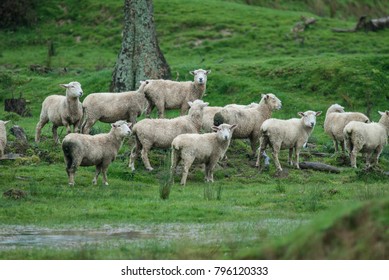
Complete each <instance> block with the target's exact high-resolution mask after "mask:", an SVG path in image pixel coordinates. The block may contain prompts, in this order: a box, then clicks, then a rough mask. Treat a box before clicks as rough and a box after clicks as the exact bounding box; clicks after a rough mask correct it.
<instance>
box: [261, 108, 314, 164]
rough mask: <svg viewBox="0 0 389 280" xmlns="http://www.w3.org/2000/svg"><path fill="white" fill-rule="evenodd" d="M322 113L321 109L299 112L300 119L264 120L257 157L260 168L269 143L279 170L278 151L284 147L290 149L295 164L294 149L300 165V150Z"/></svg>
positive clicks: (297, 162) (289, 159) (290, 155)
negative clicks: (262, 156)
mask: <svg viewBox="0 0 389 280" xmlns="http://www.w3.org/2000/svg"><path fill="white" fill-rule="evenodd" d="M320 114H321V111H319V112H314V111H306V112H304V113H303V112H299V113H298V115H299V116H301V118H300V119H298V118H293V119H289V120H279V119H268V120H266V121H264V122H263V124H262V126H261V130H260V135H261V137H260V145H259V148H258V150H259V153H258V157H257V162H256V163H255V165H256V166H258V169H259V170H261V169H262V164H261V155H262V153H263V152H264V151H265V150H266V147H267V145H270V146H271V147H272V150H273V151H272V154H273V160H274V163H275V165H276V168H277V171H282V168H281V164H280V162H279V160H278V153H279V151H280V150H281V149H282V150H283V149H289V157H288V162H289V164H290V165H293V161H292V153H293V149H294V153H295V160H296V167H297V168H298V169H300V166H299V156H300V150H301V148H302V147H303V145H304V144H305V143H306V142H307V141H308V138H309V136H310V135H311V133H312V131H313V128H314V127H315V124H316V117H317V116H319V115H320Z"/></svg>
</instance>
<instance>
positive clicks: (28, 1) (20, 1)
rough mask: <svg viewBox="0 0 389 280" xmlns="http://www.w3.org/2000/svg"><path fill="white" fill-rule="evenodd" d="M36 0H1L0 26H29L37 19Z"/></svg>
mask: <svg viewBox="0 0 389 280" xmlns="http://www.w3.org/2000/svg"><path fill="white" fill-rule="evenodd" d="M35 7H36V0H2V1H1V3H0V28H15V27H17V26H31V25H32V24H34V23H35V22H36V20H37V15H36V11H35Z"/></svg>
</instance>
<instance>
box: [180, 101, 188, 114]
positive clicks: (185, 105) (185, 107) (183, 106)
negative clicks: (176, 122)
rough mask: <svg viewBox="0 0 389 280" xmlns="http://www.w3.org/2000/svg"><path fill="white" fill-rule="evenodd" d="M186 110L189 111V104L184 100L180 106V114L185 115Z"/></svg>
mask: <svg viewBox="0 0 389 280" xmlns="http://www.w3.org/2000/svg"><path fill="white" fill-rule="evenodd" d="M188 111H189V104H188V102H184V104H183V105H182V106H181V111H180V115H181V116H183V115H186V114H187V113H188Z"/></svg>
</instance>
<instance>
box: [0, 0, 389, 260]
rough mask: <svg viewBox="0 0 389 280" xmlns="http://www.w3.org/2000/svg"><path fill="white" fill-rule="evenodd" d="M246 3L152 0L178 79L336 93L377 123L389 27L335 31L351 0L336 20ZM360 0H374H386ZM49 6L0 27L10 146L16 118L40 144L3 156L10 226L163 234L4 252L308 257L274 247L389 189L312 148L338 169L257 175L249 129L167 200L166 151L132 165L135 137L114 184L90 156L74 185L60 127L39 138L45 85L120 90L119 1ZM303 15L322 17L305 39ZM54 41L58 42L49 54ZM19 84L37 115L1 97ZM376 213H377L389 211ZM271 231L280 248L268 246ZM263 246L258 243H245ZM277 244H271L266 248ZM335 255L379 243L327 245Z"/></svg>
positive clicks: (3, 211)
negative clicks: (163, 194)
mask: <svg viewBox="0 0 389 280" xmlns="http://www.w3.org/2000/svg"><path fill="white" fill-rule="evenodd" d="M243 2H247V1H221V0H210V1H204V0H197V1H185V2H184V1H178V0H172V1H167V0H156V1H154V12H155V22H156V26H157V34H158V40H159V43H160V47H161V49H162V51H163V53H164V55H165V57H166V59H167V61H168V62H169V64H170V67H171V69H172V77H173V79H175V78H176V76H177V74H178V75H179V80H190V79H192V76H191V75H190V74H189V71H191V70H193V69H197V68H205V69H212V73H211V74H210V75H209V78H208V84H207V96H206V97H205V100H206V101H207V102H210V104H211V105H225V104H227V103H240V104H248V103H251V102H254V101H258V100H259V98H260V95H261V94H262V93H267V92H272V93H275V94H276V95H277V96H278V97H279V98H280V99H281V100H282V103H283V109H282V110H280V111H278V112H276V113H275V114H274V116H275V117H279V118H291V117H296V116H297V112H299V111H306V110H309V109H312V110H321V111H324V112H325V111H326V109H327V108H328V107H329V106H330V105H331V104H333V103H339V104H342V105H344V106H345V107H346V110H350V111H351V110H356V111H361V112H364V113H368V114H369V115H370V118H371V119H372V120H374V121H377V120H378V118H379V115H378V113H377V111H378V110H380V111H383V110H388V109H389V102H388V99H389V72H388V71H389V67H388V59H389V55H388V53H389V47H388V46H389V36H388V32H389V31H388V30H385V31H380V32H376V33H373V32H370V33H363V32H361V33H345V34H340V33H333V32H332V31H331V28H334V27H352V26H354V24H355V17H357V16H356V15H355V14H353V15H351V14H348V13H349V12H345V11H347V9H346V8H344V9H343V8H342V9H340V10H339V13H338V14H337V15H336V16H335V18H330V17H328V16H327V15H326V14H324V15H325V17H319V16H317V15H316V14H320V13H317V12H315V9H314V8H315V7H314V6H309V5H308V4H305V3H306V1H300V2H297V1H276V2H274V3H276V4H277V5H273V4H271V3H270V1H252V2H256V3H260V4H263V5H264V6H266V7H261V6H257V5H254V6H253V5H246V4H245V3H243ZM249 2H251V1H249ZM265 2H266V3H267V4H266V3H265ZM352 2H356V1H341V2H340V3H341V4H342V5H344V7H346V6H347V5H348V4H347V3H352ZM362 2H369V3H370V5H371V6H374V5H373V3H375V2H377V1H361V2H360V3H362ZM378 2H379V1H378ZM269 3H270V4H269ZM316 3H318V1H316ZM346 4H347V5H346ZM379 5H382V7H383V8H382V9H383V10H385V9H386V10H387V8H388V7H387V6H385V3H383V2H382V3H381V2H380V4H379ZM342 7H343V6H342ZM311 12H314V13H316V14H311ZM38 15H39V22H38V24H37V25H36V26H33V27H31V28H19V29H17V30H16V31H10V30H2V31H0V105H1V109H0V119H11V120H12V122H11V125H8V141H9V145H8V147H7V151H8V152H17V149H16V148H15V145H13V144H12V142H13V141H14V140H15V137H14V136H13V135H11V133H10V132H9V128H10V127H11V126H12V125H15V124H17V125H20V126H21V127H23V128H24V130H25V131H26V134H27V136H28V140H29V143H30V147H28V149H27V150H26V152H25V154H26V157H25V158H23V159H19V160H16V161H1V162H0V182H1V183H0V191H1V192H4V191H6V190H8V189H10V188H18V189H22V190H24V191H25V192H27V197H26V198H23V199H20V200H12V199H8V198H6V197H1V198H0V225H1V227H2V228H4V229H12V228H13V227H24V226H28V227H33V228H38V229H53V230H54V229H61V230H63V229H84V230H91V229H94V230H95V229H100V230H101V229H104V228H105V227H106V226H109V227H112V228H117V229H120V228H126V227H135V228H136V229H138V230H139V231H140V232H146V233H149V232H151V233H153V234H154V235H155V237H152V238H143V239H142V238H140V239H137V240H136V241H135V242H134V241H129V240H114V241H112V240H111V241H106V242H102V243H99V244H92V245H91V244H85V245H82V246H78V247H77V246H65V247H61V248H52V247H42V248H36V247H33V248H30V247H27V248H26V247H18V248H4V247H1V246H0V247H1V248H0V250H2V254H0V255H1V258H3V259H53V258H58V259H194V258H201V259H224V258H226V259H232V258H244V257H245V256H252V257H256V258H257V257H258V258H271V257H274V258H304V256H300V255H299V254H300V253H299V252H298V250H297V249H296V250H295V251H293V250H291V251H290V253H288V254H285V255H282V254H280V253H278V251H277V250H279V249H277V248H278V247H277V246H280V248H284V247H282V246H286V245H285V244H284V243H282V242H281V243H280V241H279V240H287V242H288V243H287V244H290V243H294V242H295V240H299V238H301V240H303V238H304V239H307V235H304V236H303V237H299V236H298V234H296V233H294V234H293V232H294V231H295V230H296V229H297V228H301V230H306V231H308V232H309V233H310V234H312V235H313V236H314V235H315V234H316V233H317V231H320V230H321V228H320V227H318V226H317V224H319V225H320V224H321V223H324V222H323V220H326V221H328V222H327V223H328V224H331V225H332V224H336V223H337V220H336V217H340V216H341V214H345V215H346V214H347V213H350V211H349V210H347V209H351V208H352V209H354V208H353V207H354V206H349V205H358V207H359V205H361V206H360V207H363V205H365V204H364V203H367V205H369V203H372V204H374V202H375V201H377V199H380V198H382V197H387V196H388V188H387V182H388V177H387V176H386V175H383V174H382V173H380V172H372V173H367V174H366V173H365V172H364V171H362V170H361V169H359V170H357V171H355V170H352V169H350V168H348V167H347V166H345V165H342V164H341V161H340V159H339V158H338V157H326V158H316V157H312V156H309V155H307V153H305V154H306V159H307V160H315V161H316V160H317V161H322V162H325V163H328V164H333V165H337V166H338V167H339V168H341V173H340V174H326V173H321V172H314V171H300V170H296V169H293V168H289V175H288V177H287V178H277V177H276V176H275V168H274V166H273V163H272V164H271V166H270V170H269V171H265V172H264V173H262V174H258V172H257V170H256V169H255V168H254V160H252V159H250V158H249V156H248V155H249V153H250V149H249V145H248V142H247V141H240V140H237V141H233V143H232V145H231V147H230V149H229V150H228V152H227V156H228V159H229V160H228V163H227V164H226V166H225V167H224V168H221V167H220V168H218V169H217V170H216V172H215V183H214V184H213V185H210V184H206V183H204V180H203V177H204V175H203V171H202V170H201V169H200V168H199V167H195V168H193V170H191V172H190V174H189V177H188V182H187V186H186V187H185V188H184V189H182V188H181V187H180V186H179V185H178V182H179V180H180V175H179V174H178V175H176V176H175V178H174V179H175V182H176V184H174V185H173V186H172V188H171V190H170V195H169V198H168V199H166V200H163V199H161V198H160V187H161V186H163V185H164V184H167V185H168V183H169V182H168V177H169V176H168V165H169V164H168V161H169V152H168V151H159V150H153V151H152V152H151V156H150V160H151V164H152V165H153V166H154V167H155V170H154V171H152V172H146V171H145V170H144V168H143V165H142V164H141V162H140V161H139V160H138V161H137V162H136V166H137V170H136V172H131V171H130V170H129V169H128V168H127V164H128V154H129V152H130V148H131V147H132V143H133V140H132V139H131V140H130V141H129V142H130V145H129V144H128V143H125V144H124V145H123V147H122V148H121V150H120V153H119V156H118V158H117V160H116V161H115V162H114V163H113V164H112V165H111V166H110V168H109V171H108V181H109V183H110V185H109V187H103V186H102V185H101V178H100V180H99V183H98V185H97V186H93V185H92V184H91V181H92V178H93V176H94V168H93V167H86V168H85V167H80V168H79V170H78V171H77V175H76V186H75V187H74V188H69V187H68V185H67V175H66V172H65V165H64V163H63V155H62V151H61V148H60V146H58V145H55V144H54V142H53V140H52V136H51V129H50V125H47V126H46V127H45V128H44V129H43V137H42V138H43V139H42V140H43V141H42V142H41V143H40V144H35V143H34V142H33V139H34V133H35V126H36V123H37V121H38V118H39V113H40V109H41V103H42V101H43V100H44V98H45V97H46V96H48V95H50V94H57V93H62V92H63V91H62V89H61V88H60V87H59V86H58V84H60V83H66V82H70V81H72V80H77V81H79V82H80V83H81V84H82V87H83V90H84V93H85V94H86V95H87V94H89V93H92V92H103V91H107V90H108V89H109V85H110V81H111V75H112V70H113V65H114V64H115V60H116V56H117V54H118V52H119V50H120V46H121V30H122V2H120V1H119V2H117V1H82V3H79V1H70V0H68V1H65V2H64V1H46V0H45V1H42V5H39V10H38ZM301 15H305V16H315V17H317V18H318V21H317V23H316V24H314V25H312V26H310V27H309V28H308V29H307V30H306V31H305V32H304V34H302V36H303V37H304V43H302V42H301V40H295V39H294V38H293V35H292V34H291V33H290V29H291V28H292V27H293V26H294V24H295V23H296V22H297V21H299V20H300V17H301ZM344 18H346V19H344ZM49 41H52V42H53V44H54V49H55V55H54V56H52V57H50V59H49V58H48V55H47V52H48V42H49ZM32 64H38V65H42V66H44V65H49V66H50V67H51V68H52V69H53V71H52V72H50V73H46V74H41V73H36V72H32V71H31V70H30V65H32ZM65 68H66V70H65ZM19 96H22V97H24V98H26V99H27V100H28V102H29V103H28V107H29V109H30V111H31V113H32V115H33V116H32V117H30V118H22V117H18V116H16V115H14V114H10V113H8V112H5V111H4V109H3V108H4V106H3V104H4V100H5V99H6V98H11V97H19ZM83 98H84V97H83ZM177 115H178V112H176V111H173V112H168V117H173V116H177ZM154 116H155V115H154ZM323 123H324V114H323V116H321V117H319V118H318V124H317V127H316V128H315V130H314V132H313V135H312V137H311V138H310V142H312V143H315V144H316V145H317V146H316V150H317V151H319V152H325V153H329V154H331V153H333V148H332V142H331V140H330V139H329V138H328V136H327V135H325V134H324V131H323V127H322V126H323ZM94 130H95V131H96V132H98V133H100V132H106V131H108V130H109V125H108V124H103V123H98V124H96V125H95V127H94ZM59 133H60V138H61V139H62V138H63V137H64V135H65V130H62V129H61V128H60V129H59ZM130 146H131V147H130ZM303 158H304V157H303ZM280 159H281V164H282V166H285V167H286V164H287V163H286V160H287V153H286V152H282V153H281V156H280ZM358 160H359V162H358V165H359V166H363V163H362V160H360V159H358ZM388 164H389V149H388V148H386V149H385V150H384V153H383V154H382V157H381V159H380V168H381V169H382V170H387V169H388ZM340 206H344V209H346V210H339V213H340V214H339V216H336V217H334V215H333V213H334V212H336V211H338V210H337V209H339V207H340ZM342 209H343V208H342ZM374 215H377V217H380V215H381V213H378V214H374ZM372 220H373V221H375V220H374V219H372ZM385 223H386V225H387V220H384V224H385ZM318 228H319V229H318ZM378 228H379V229H380V228H381V227H378ZM318 236H319V235H318ZM309 238H311V237H308V239H309ZM312 239H313V240H316V239H314V238H312ZM301 242H302V241H301ZM301 242H300V241H299V242H297V243H298V244H300V243H301ZM268 243H269V244H272V246H274V247H272V248H270V249H269V248H267V247H263V245H265V244H268ZM273 244H274V245H273ZM279 244H281V245H279ZM302 246H310V245H307V244H303V245H302ZM253 247H254V248H255V249H254V251H255V252H254V253H253V252H252V251H249V250H246V249H245V248H253ZM257 249H258V251H257ZM269 250H270V251H271V252H273V253H272V254H270V253H269V255H264V254H265V253H266V252H268V251H269ZM281 250H282V249H281ZM258 252H259V253H258ZM263 252H265V253H263ZM269 256H270V257H269ZM299 256H300V257H299ZM337 256H338V257H345V258H364V257H365V258H368V257H369V256H370V255H369V254H366V255H363V254H361V255H355V254H349V255H347V254H345V255H343V254H339V255H336V254H333V255H328V257H329V258H337ZM313 257H314V256H312V255H307V256H306V258H313ZM317 258H326V256H325V255H317Z"/></svg>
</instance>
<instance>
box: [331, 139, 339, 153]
mask: <svg viewBox="0 0 389 280" xmlns="http://www.w3.org/2000/svg"><path fill="white" fill-rule="evenodd" d="M332 142H334V149H335V153H337V152H338V151H339V147H338V141H337V140H336V139H334V140H332Z"/></svg>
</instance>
